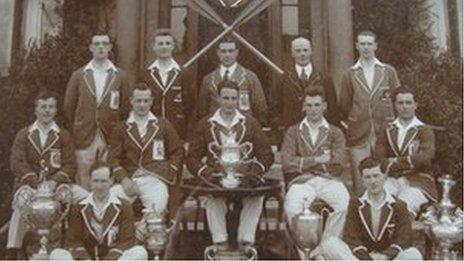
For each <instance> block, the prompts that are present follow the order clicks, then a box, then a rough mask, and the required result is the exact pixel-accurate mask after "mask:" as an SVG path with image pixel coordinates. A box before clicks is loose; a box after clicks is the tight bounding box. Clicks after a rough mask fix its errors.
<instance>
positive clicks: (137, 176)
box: [109, 84, 184, 214]
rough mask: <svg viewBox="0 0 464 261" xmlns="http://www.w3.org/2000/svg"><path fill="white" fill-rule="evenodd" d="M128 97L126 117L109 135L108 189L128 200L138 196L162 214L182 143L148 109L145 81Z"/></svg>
mask: <svg viewBox="0 0 464 261" xmlns="http://www.w3.org/2000/svg"><path fill="white" fill-rule="evenodd" d="M130 101H131V105H132V111H131V112H130V114H129V118H128V119H127V120H126V122H119V123H118V124H117V125H116V126H115V129H114V130H113V133H112V134H111V137H110V144H109V163H110V165H111V166H112V168H113V171H114V179H115V181H116V182H117V183H118V184H117V185H115V186H113V187H112V188H111V193H113V194H114V195H115V196H119V197H121V198H124V199H127V200H129V201H131V202H133V201H134V200H135V199H136V197H140V200H141V201H142V204H143V206H144V208H145V209H147V210H155V211H156V212H157V213H159V214H165V213H166V207H167V204H168V199H169V189H168V185H174V184H175V182H176V179H177V177H178V176H179V175H180V171H181V169H182V159H183V154H184V150H183V144H182V141H181V140H180V138H179V136H178V135H177V132H176V130H175V129H174V127H173V126H172V124H171V123H170V122H169V121H168V120H166V119H164V118H158V117H157V116H155V115H154V114H153V113H151V112H150V108H151V106H152V103H153V95H152V92H151V89H150V88H149V87H148V86H147V85H145V84H138V85H136V86H135V87H134V90H133V92H132V97H131V98H130ZM153 208H154V209H153Z"/></svg>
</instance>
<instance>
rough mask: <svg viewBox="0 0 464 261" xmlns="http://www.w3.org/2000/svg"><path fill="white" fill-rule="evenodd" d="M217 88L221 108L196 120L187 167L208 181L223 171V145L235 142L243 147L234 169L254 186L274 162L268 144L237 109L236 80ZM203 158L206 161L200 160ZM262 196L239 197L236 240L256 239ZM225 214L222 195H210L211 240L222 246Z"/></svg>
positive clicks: (255, 124)
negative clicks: (220, 159) (239, 209)
mask: <svg viewBox="0 0 464 261" xmlns="http://www.w3.org/2000/svg"><path fill="white" fill-rule="evenodd" d="M217 87H218V92H219V95H220V96H219V97H220V100H219V101H220V108H219V109H217V110H216V112H214V114H213V115H211V116H208V117H206V118H203V119H202V120H200V121H199V122H198V125H197V128H196V129H195V133H194V134H195V135H194V136H193V140H192V142H191V144H190V149H189V155H188V158H187V167H188V168H189V170H190V172H191V173H192V174H194V175H197V176H198V177H199V178H200V179H202V180H204V181H205V182H206V183H209V182H210V180H211V179H214V177H215V176H216V177H217V176H218V175H221V174H224V169H223V167H222V166H221V164H220V162H219V158H220V157H221V146H222V144H224V143H228V144H231V143H232V144H238V145H239V146H241V147H243V150H241V151H242V153H241V155H240V157H241V158H242V162H241V163H240V164H239V166H237V168H236V169H235V171H236V172H237V173H241V174H244V175H245V176H247V177H249V179H251V180H252V184H253V185H256V184H259V182H257V183H256V182H254V181H259V180H261V179H262V176H263V175H264V173H266V171H267V170H268V169H269V167H270V166H271V165H272V163H273V162H274V155H273V154H272V150H271V146H270V144H269V142H268V140H267V138H266V136H265V134H264V133H263V131H262V130H261V126H260V125H259V123H258V122H257V121H256V120H255V119H254V118H252V117H251V116H249V115H244V114H242V113H241V112H240V111H239V110H238V99H239V88H238V86H237V85H236V84H235V82H232V81H224V82H221V83H219V84H218V86H217ZM204 157H206V161H203V158H204ZM263 199H264V198H263V197H262V196H248V197H243V198H242V204H243V208H242V211H241V213H240V222H239V227H238V233H237V242H239V243H240V244H241V245H247V244H254V242H255V232H256V228H257V226H258V221H259V217H260V215H261V211H262V208H263ZM226 214H227V204H226V199H225V198H222V197H213V196H210V197H209V198H208V199H207V202H206V216H207V219H208V224H209V227H210V231H211V235H212V238H213V242H214V244H216V245H219V246H221V247H225V246H227V241H228V233H227V229H226Z"/></svg>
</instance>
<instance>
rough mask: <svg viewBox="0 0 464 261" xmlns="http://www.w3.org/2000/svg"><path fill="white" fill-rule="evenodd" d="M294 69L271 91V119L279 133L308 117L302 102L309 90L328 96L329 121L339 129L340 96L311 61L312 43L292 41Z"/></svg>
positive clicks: (299, 38)
mask: <svg viewBox="0 0 464 261" xmlns="http://www.w3.org/2000/svg"><path fill="white" fill-rule="evenodd" d="M291 45H292V50H291V51H292V57H293V59H294V64H293V67H292V68H290V70H288V71H287V72H286V73H285V75H284V76H282V78H281V81H280V82H279V84H277V85H276V86H275V88H274V90H272V92H271V96H270V101H269V104H270V105H271V109H270V115H269V118H270V120H271V126H272V127H273V128H274V129H275V130H279V131H284V132H283V133H285V130H287V128H288V127H290V126H292V125H294V124H297V123H298V122H300V121H301V120H302V119H303V117H304V112H303V110H302V103H303V99H304V94H305V90H306V89H310V90H318V91H319V92H321V93H323V95H324V96H325V97H326V103H327V110H326V112H325V118H326V119H327V121H328V122H329V123H330V124H332V125H334V126H337V127H339V126H340V120H341V115H340V110H339V107H338V101H337V94H336V91H335V88H334V85H333V82H332V79H330V78H329V77H328V76H326V75H323V74H322V73H320V72H319V71H318V70H317V69H316V68H315V67H314V65H313V64H312V62H311V52H312V50H311V42H310V41H309V40H308V39H306V38H303V37H298V38H296V39H295V40H293V41H292V44H291Z"/></svg>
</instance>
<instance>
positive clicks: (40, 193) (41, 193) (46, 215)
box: [23, 182, 72, 260]
mask: <svg viewBox="0 0 464 261" xmlns="http://www.w3.org/2000/svg"><path fill="white" fill-rule="evenodd" d="M62 203H63V204H64V205H62ZM71 203H72V192H71V188H70V187H69V186H68V185H66V184H62V185H60V186H58V188H57V189H56V190H55V191H53V187H50V185H49V184H48V183H47V182H42V183H40V184H39V185H38V187H37V191H35V193H34V194H32V196H31V197H30V198H28V199H27V201H26V204H25V205H24V206H23V210H24V218H25V220H26V222H27V224H28V225H29V226H30V228H31V229H33V230H35V231H37V234H38V235H39V237H40V249H39V251H38V252H37V253H35V254H34V255H33V256H32V257H31V259H32V260H48V253H47V243H48V235H49V233H50V230H51V229H53V228H54V227H56V226H58V225H59V224H60V223H61V221H63V219H64V218H65V217H66V216H67V214H68V212H69V209H70V206H71Z"/></svg>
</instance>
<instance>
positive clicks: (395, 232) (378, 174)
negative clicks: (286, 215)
mask: <svg viewBox="0 0 464 261" xmlns="http://www.w3.org/2000/svg"><path fill="white" fill-rule="evenodd" d="M359 170H360V172H361V175H362V182H363V185H364V187H365V188H366V192H365V193H364V194H363V195H362V196H361V197H359V198H354V199H352V200H351V201H350V205H349V207H348V214H347V216H346V224H345V231H344V236H343V240H341V239H339V238H336V237H331V238H328V239H326V240H324V241H322V243H321V246H322V252H323V254H322V257H323V258H324V259H326V260H422V255H421V253H420V252H419V250H417V248H415V247H412V246H411V243H412V237H411V235H412V234H413V233H412V227H411V217H410V216H409V213H408V210H407V207H406V204H405V203H404V202H403V201H401V200H400V199H398V198H395V197H394V196H392V195H391V194H390V193H389V191H388V190H387V189H385V188H384V184H385V180H386V178H387V176H386V175H385V165H382V164H381V163H380V161H379V160H377V159H375V158H372V157H369V158H366V159H364V160H363V161H362V162H361V164H360V165H359Z"/></svg>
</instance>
